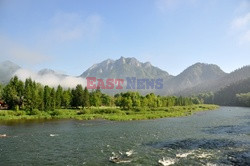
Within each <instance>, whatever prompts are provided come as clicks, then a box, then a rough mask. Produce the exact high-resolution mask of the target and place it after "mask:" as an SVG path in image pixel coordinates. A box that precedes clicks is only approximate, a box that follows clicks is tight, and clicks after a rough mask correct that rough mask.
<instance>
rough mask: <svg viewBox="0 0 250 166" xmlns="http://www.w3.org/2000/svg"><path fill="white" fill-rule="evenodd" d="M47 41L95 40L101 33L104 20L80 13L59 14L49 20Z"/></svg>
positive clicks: (96, 16) (97, 16)
mask: <svg viewBox="0 0 250 166" xmlns="http://www.w3.org/2000/svg"><path fill="white" fill-rule="evenodd" d="M49 24H50V27H49V30H48V31H47V32H46V35H45V36H46V38H47V40H52V41H57V42H66V41H72V40H78V39H93V38H95V37H96V35H97V34H98V33H99V31H100V28H101V25H102V18H101V17H100V16H99V15H97V14H96V15H88V16H85V17H84V16H82V15H80V14H79V13H67V12H57V13H56V14H55V15H54V16H53V17H52V18H51V19H50V20H49Z"/></svg>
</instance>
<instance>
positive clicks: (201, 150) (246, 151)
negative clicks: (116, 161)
mask: <svg viewBox="0 0 250 166" xmlns="http://www.w3.org/2000/svg"><path fill="white" fill-rule="evenodd" d="M145 145H146V146H150V147H152V148H153V149H155V150H157V149H158V150H161V151H164V152H165V153H166V154H168V153H172V156H171V157H172V158H173V156H174V157H176V158H178V154H179V156H184V157H185V159H184V158H181V159H180V158H179V164H181V163H185V162H190V164H192V160H193V164H195V163H196V164H197V165H200V164H201V165H202V164H205V163H215V164H219V165H250V146H249V145H250V144H249V142H240V141H234V140H229V139H183V140H177V141H176V140H175V141H167V142H150V143H147V144H145ZM180 154H181V155H180ZM185 154H186V156H185ZM182 160H183V161H182Z"/></svg>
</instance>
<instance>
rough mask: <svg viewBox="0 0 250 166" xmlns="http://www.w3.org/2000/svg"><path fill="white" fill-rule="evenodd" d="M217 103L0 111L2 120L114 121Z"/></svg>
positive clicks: (154, 116) (183, 112) (161, 115)
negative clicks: (126, 107)
mask: <svg viewBox="0 0 250 166" xmlns="http://www.w3.org/2000/svg"><path fill="white" fill-rule="evenodd" d="M217 108H218V106H216V105H206V104H202V105H191V106H174V107H159V108H133V109H130V110H122V109H120V108H117V107H100V108H96V107H91V108H87V109H83V110H76V109H57V110H55V111H49V112H44V111H38V110H33V111H31V112H26V111H13V110H2V111H0V120H6V121H8V120H23V119H27V120H29V119H78V120H92V119H106V120H113V121H128V120H146V119H157V118H166V117H181V116H188V115H192V114H193V113H195V112H198V111H205V110H214V109H217Z"/></svg>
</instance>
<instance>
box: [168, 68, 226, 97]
mask: <svg viewBox="0 0 250 166" xmlns="http://www.w3.org/2000/svg"><path fill="white" fill-rule="evenodd" d="M226 75H227V74H226V73H225V72H224V71H223V70H221V69H220V67H219V66H217V65H214V64H205V63H196V64H194V65H192V66H190V67H188V68H187V69H186V70H184V71H183V72H182V73H180V74H179V75H177V76H176V77H173V78H172V79H170V80H167V81H165V83H164V85H165V87H166V88H165V93H167V94H174V93H178V92H181V91H182V90H185V89H188V88H192V87H196V86H197V85H199V84H204V83H206V82H211V81H214V80H218V79H220V78H222V77H224V76H226Z"/></svg>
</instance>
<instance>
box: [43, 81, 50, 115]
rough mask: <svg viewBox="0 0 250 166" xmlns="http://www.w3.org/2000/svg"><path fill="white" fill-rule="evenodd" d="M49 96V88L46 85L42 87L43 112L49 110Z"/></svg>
mask: <svg viewBox="0 0 250 166" xmlns="http://www.w3.org/2000/svg"><path fill="white" fill-rule="evenodd" d="M50 94H51V88H50V87H49V86H47V85H46V86H45V87H44V91H43V103H44V110H45V111H49V110H51V98H50Z"/></svg>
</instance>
